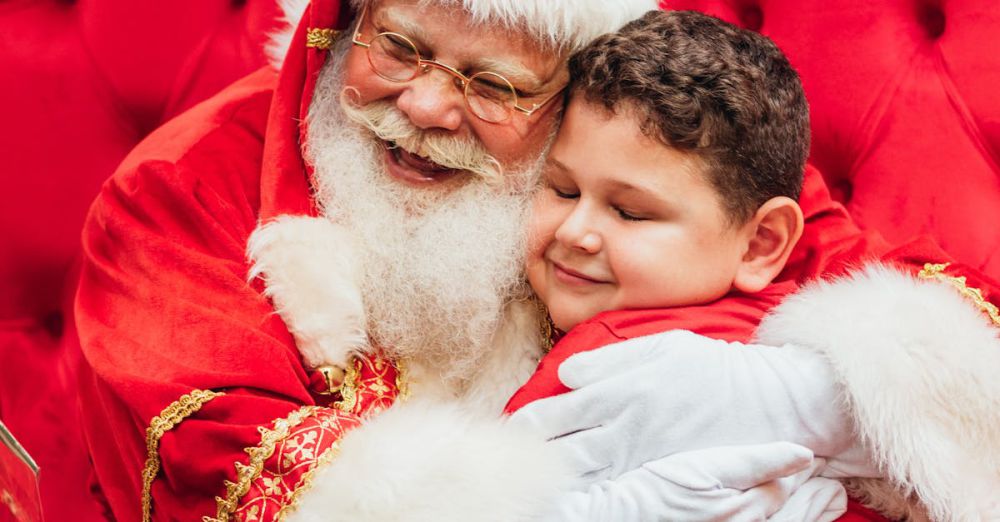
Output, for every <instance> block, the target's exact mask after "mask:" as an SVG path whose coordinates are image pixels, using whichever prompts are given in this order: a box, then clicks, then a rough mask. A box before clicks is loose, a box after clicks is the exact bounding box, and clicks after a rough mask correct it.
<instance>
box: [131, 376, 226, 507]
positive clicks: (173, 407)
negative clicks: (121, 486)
mask: <svg viewBox="0 0 1000 522" xmlns="http://www.w3.org/2000/svg"><path fill="white" fill-rule="evenodd" d="M220 395H223V394H222V393H219V392H214V391H211V390H194V391H192V392H191V393H188V394H185V395H182V396H181V397H180V398H179V399H177V400H176V401H174V402H172V403H170V405H168V406H167V407H166V408H164V409H163V411H162V412H160V414H159V415H157V416H156V417H153V420H151V421H149V427H148V428H146V465H145V466H144V467H143V469H142V520H143V522H149V520H151V519H152V510H153V494H152V487H153V481H154V480H156V475H157V474H158V473H159V472H160V439H161V438H162V437H163V434H165V433H166V432H168V431H170V430H172V429H174V428H175V427H176V426H177V425H178V424H180V423H181V421H183V420H184V419H186V418H188V417H190V416H191V415H192V414H194V413H195V412H196V411H198V410H200V409H201V407H202V406H204V405H205V403H206V402H208V401H210V400H212V399H214V398H216V397H218V396H220Z"/></svg>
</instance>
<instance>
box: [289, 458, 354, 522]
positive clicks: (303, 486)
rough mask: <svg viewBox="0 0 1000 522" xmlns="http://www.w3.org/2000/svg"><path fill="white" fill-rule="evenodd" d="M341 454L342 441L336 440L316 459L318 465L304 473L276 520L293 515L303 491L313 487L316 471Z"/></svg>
mask: <svg viewBox="0 0 1000 522" xmlns="http://www.w3.org/2000/svg"><path fill="white" fill-rule="evenodd" d="M339 454H340V443H339V442H334V443H333V444H332V445H331V446H330V447H329V448H327V449H326V451H324V452H323V454H322V455H320V456H319V458H318V459H316V465H315V466H313V467H312V468H310V469H309V471H307V472H305V473H304V474H303V475H302V479H301V480H300V482H299V485H298V486H297V487H296V488H295V491H293V492H292V496H291V497H290V498H289V500H288V503H287V504H285V505H284V506H282V508H281V509H280V510H278V514H277V516H276V517H275V520H276V522H282V521H283V520H285V517H287V516H288V515H291V514H292V513H294V512H295V510H296V509H298V507H299V497H300V496H301V495H302V493H303V492H304V491H306V490H308V489H310V488H311V487H312V483H313V479H314V478H315V475H316V472H318V471H319V470H321V469H323V468H325V467H326V465H327V464H329V463H330V462H332V461H333V459H335V458H336V457H337V455H339Z"/></svg>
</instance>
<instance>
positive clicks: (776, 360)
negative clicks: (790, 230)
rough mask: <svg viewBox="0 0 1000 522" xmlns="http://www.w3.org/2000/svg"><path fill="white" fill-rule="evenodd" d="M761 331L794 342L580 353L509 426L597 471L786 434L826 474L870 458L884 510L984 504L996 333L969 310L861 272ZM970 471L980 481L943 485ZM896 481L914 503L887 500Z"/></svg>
mask: <svg viewBox="0 0 1000 522" xmlns="http://www.w3.org/2000/svg"><path fill="white" fill-rule="evenodd" d="M761 340H762V341H764V342H769V343H773V344H779V343H783V342H791V343H793V344H794V345H795V346H785V347H782V348H772V347H765V346H747V347H744V348H742V349H732V348H731V347H729V346H727V345H726V343H721V342H719V341H713V340H710V339H707V338H703V337H700V336H695V335H693V334H690V333H688V334H686V335H685V334H684V333H682V332H670V333H667V334H663V335H657V336H650V337H647V338H640V339H633V340H631V341H627V342H624V343H620V344H618V345H613V346H610V347H606V348H602V349H599V350H597V351H594V352H590V353H586V354H580V355H577V356H574V357H572V358H570V359H569V360H568V361H567V362H566V363H565V364H564V365H563V366H562V367H561V368H560V372H559V374H560V378H561V379H562V380H563V382H564V383H565V384H566V385H567V386H569V387H570V388H573V389H574V391H573V392H571V393H568V394H565V395H562V396H559V397H555V398H551V399H545V400H542V401H538V402H536V403H533V404H530V405H528V406H527V407H526V408H524V409H522V410H521V411H520V412H518V413H516V414H515V415H514V419H515V420H518V421H520V422H526V423H529V424H534V425H535V426H536V427H540V428H541V429H543V430H545V431H546V433H547V434H548V435H549V436H550V437H553V438H556V439H557V440H558V443H559V444H562V445H564V446H566V447H567V448H570V449H571V450H573V451H576V452H577V455H578V460H580V461H581V462H587V463H589V464H590V465H591V466H592V469H594V470H600V469H601V468H602V467H605V466H607V467H606V468H604V470H603V471H599V472H601V473H606V474H608V475H611V476H614V475H617V474H620V473H621V472H623V471H625V470H628V469H632V468H634V467H635V466H638V465H641V464H642V463H643V462H645V461H648V460H651V459H653V458H656V457H659V456H662V455H665V454H669V453H672V452H676V451H682V450H685V449H691V448H692V447H704V446H711V445H718V444H726V443H733V442H737V441H738V442H743V443H747V442H763V441H766V440H789V441H794V442H798V443H800V444H803V445H805V446H807V447H810V448H811V449H814V450H815V451H816V453H817V454H818V455H824V456H830V457H833V459H834V465H835V466H837V469H839V470H840V471H841V472H842V473H846V474H850V475H854V476H872V474H871V473H870V471H871V470H870V469H869V470H868V472H869V473H866V472H865V471H866V470H865V468H866V467H867V466H865V464H866V463H867V461H868V460H869V459H871V460H872V461H874V462H877V463H878V464H879V468H880V471H882V472H884V473H886V474H888V477H889V479H890V480H891V481H892V482H893V483H895V484H897V485H898V486H899V488H897V489H892V490H890V489H887V488H884V487H882V489H878V490H875V489H871V490H870V491H872V492H873V494H874V495H876V496H877V497H878V498H874V499H872V500H874V501H876V502H878V503H880V504H881V506H882V507H883V508H885V507H887V506H890V504H893V505H892V507H893V508H894V513H895V514H897V515H904V514H906V513H907V511H906V510H909V509H914V510H921V509H927V510H928V511H930V513H931V514H932V515H933V516H934V517H935V518H939V519H945V518H946V519H962V518H963V516H964V515H966V514H968V513H971V512H972V510H974V509H976V506H977V505H980V504H982V501H983V498H988V493H986V492H988V491H989V489H987V488H989V487H995V485H996V483H997V477H996V470H997V469H1000V465H998V461H1000V460H998V459H1000V457H998V455H1000V442H997V439H996V437H995V435H991V433H993V434H995V430H996V429H997V426H1000V407H998V405H1000V384H998V381H997V380H996V379H995V375H997V374H998V372H1000V340H998V338H997V333H996V327H995V326H993V325H991V324H990V322H989V318H988V317H986V316H985V315H984V314H983V313H982V311H981V310H980V309H979V308H978V307H977V306H976V305H975V303H972V302H971V301H967V300H966V299H965V298H963V297H962V296H961V295H960V294H959V293H958V292H955V291H954V289H953V288H950V287H949V286H948V285H942V284H939V283H937V282H933V281H920V280H916V279H914V278H912V277H910V276H906V275H903V274H901V273H899V272H895V271H890V270H887V269H869V270H868V271H866V272H864V273H863V274H861V275H857V276H854V277H852V278H850V279H846V280H843V281H839V282H836V283H833V284H822V285H817V286H814V287H812V288H810V289H807V290H805V291H803V292H802V293H801V294H799V295H798V296H796V297H795V298H793V299H789V300H788V301H787V302H786V303H784V304H783V305H781V306H780V307H779V308H778V309H777V310H776V312H775V314H774V316H773V317H771V318H769V319H768V320H766V321H765V324H764V325H763V326H762V328H761ZM568 412H572V413H571V414H570V413H568ZM580 412H584V414H583V415H580ZM654 412H655V414H654ZM856 433H860V434H861V436H862V440H865V441H866V442H867V443H869V444H868V446H869V447H868V448H865V451H859V448H858V445H857V442H856ZM602 441H603V443H602ZM622 441H629V443H624V444H623V443H622ZM928 463H929V465H928ZM970 474H971V475H972V476H976V477H977V478H978V479H980V480H979V482H980V483H981V484H984V486H983V489H982V490H978V489H976V488H971V487H968V484H969V481H967V480H959V477H961V476H969V475H970ZM862 487H867V486H864V485H862ZM875 487H877V486H872V488H875ZM907 490H909V491H913V492H915V493H916V494H917V498H919V502H920V504H919V505H917V506H915V507H914V506H908V505H907V502H906V500H905V498H904V497H905V495H904V494H901V493H896V491H907ZM994 491H995V490H994ZM913 512H914V513H915V512H917V511H913ZM970 516H971V515H970Z"/></svg>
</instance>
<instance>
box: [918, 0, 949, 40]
mask: <svg viewBox="0 0 1000 522" xmlns="http://www.w3.org/2000/svg"><path fill="white" fill-rule="evenodd" d="M917 20H918V21H919V22H920V25H922V26H924V30H925V31H926V32H927V36H928V37H930V38H940V37H941V35H942V34H944V27H945V17H944V11H942V10H941V6H940V5H937V4H923V5H921V6H920V8H919V9H918V11H917Z"/></svg>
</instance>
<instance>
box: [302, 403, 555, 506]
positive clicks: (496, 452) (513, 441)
mask: <svg viewBox="0 0 1000 522" xmlns="http://www.w3.org/2000/svg"><path fill="white" fill-rule="evenodd" d="M564 466H565V465H564V463H563V462H562V461H561V460H560V459H559V457H558V455H557V454H555V452H554V451H553V449H552V448H549V447H547V446H546V444H545V443H544V442H542V441H540V440H538V439H537V438H536V437H534V436H531V435H528V434H526V433H523V432H521V431H517V430H516V429H515V428H514V426H512V425H508V424H506V423H505V422H504V421H503V420H501V419H497V418H495V417H494V418H486V417H477V416H475V415H470V414H469V412H468V411H466V410H464V409H462V408H460V407H458V406H456V405H454V404H434V405H432V404H428V403H426V402H423V403H419V402H416V401H411V402H408V403H402V404H397V405H396V406H393V407H392V408H390V409H389V410H387V411H386V412H385V413H382V414H381V415H379V416H378V417H376V418H373V419H371V420H369V421H367V422H366V423H365V424H364V425H362V426H361V427H359V428H357V429H355V430H354V431H352V432H350V433H348V434H347V435H346V436H345V437H344V438H343V440H342V441H341V451H340V454H339V455H338V456H337V457H336V458H335V459H334V460H333V461H332V462H331V463H330V464H329V465H328V466H327V467H325V468H324V469H323V470H321V471H320V472H319V473H317V475H316V478H315V480H314V481H313V485H312V488H311V489H310V490H308V491H307V492H306V493H305V494H304V495H303V496H302V499H301V502H300V504H299V507H298V510H297V511H296V512H295V513H294V514H293V515H292V516H291V517H289V519H288V520H289V521H290V522H314V521H315V522H319V521H323V522H330V521H352V522H367V521H372V522H384V521H389V520H391V521H395V522H420V521H428V522H430V521H434V522H468V521H470V520H475V521H482V522H490V521H496V522H514V521H518V520H526V519H529V518H531V517H532V516H533V515H534V514H536V513H539V512H541V511H542V510H543V509H544V508H545V507H546V506H549V505H551V504H552V502H553V498H554V496H555V495H557V494H558V493H559V491H560V488H559V486H560V485H562V484H567V483H568V481H569V474H568V472H567V470H566V469H565V467H564Z"/></svg>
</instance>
